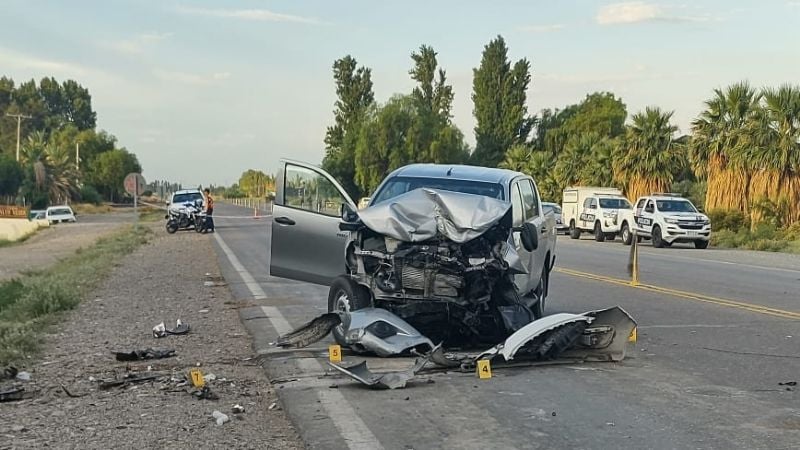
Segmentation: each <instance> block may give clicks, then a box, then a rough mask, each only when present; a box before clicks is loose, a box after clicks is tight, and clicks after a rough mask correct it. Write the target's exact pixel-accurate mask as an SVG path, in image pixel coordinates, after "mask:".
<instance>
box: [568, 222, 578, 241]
mask: <svg viewBox="0 0 800 450" xmlns="http://www.w3.org/2000/svg"><path fill="white" fill-rule="evenodd" d="M569 237H570V238H572V239H580V238H581V230H579V229H578V228H577V227H575V221H574V220H573V221H572V222H570V223H569Z"/></svg>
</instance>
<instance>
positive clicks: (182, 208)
mask: <svg viewBox="0 0 800 450" xmlns="http://www.w3.org/2000/svg"><path fill="white" fill-rule="evenodd" d="M197 200H200V203H202V202H203V201H204V198H203V193H202V192H200V190H199V189H183V190H180V191H175V192H173V193H172V198H171V199H170V200H169V201H168V202H167V205H168V207H167V210H168V211H169V214H170V215H175V216H177V215H178V214H180V213H188V212H187V210H186V207H187V206H188V205H191V206H194V205H196V204H197V203H196V202H197Z"/></svg>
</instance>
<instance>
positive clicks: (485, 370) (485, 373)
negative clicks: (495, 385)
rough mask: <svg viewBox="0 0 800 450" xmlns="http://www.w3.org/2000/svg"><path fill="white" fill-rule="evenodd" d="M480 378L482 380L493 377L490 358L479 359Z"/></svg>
mask: <svg viewBox="0 0 800 450" xmlns="http://www.w3.org/2000/svg"><path fill="white" fill-rule="evenodd" d="M478 378H480V379H482V380H486V379H489V378H492V365H491V364H490V363H489V360H488V359H481V360H480V361H478Z"/></svg>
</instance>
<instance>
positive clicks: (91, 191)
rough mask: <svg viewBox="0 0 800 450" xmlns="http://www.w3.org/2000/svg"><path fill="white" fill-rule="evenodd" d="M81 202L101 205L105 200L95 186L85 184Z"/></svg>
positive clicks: (82, 189)
mask: <svg viewBox="0 0 800 450" xmlns="http://www.w3.org/2000/svg"><path fill="white" fill-rule="evenodd" d="M81 201H83V202H85V203H92V204H94V205H99V204H100V203H101V202H102V201H103V198H102V197H101V196H100V193H99V192H97V189H95V188H94V186H92V185H89V184H85V185H83V187H82V188H81Z"/></svg>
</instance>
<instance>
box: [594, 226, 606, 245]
mask: <svg viewBox="0 0 800 450" xmlns="http://www.w3.org/2000/svg"><path fill="white" fill-rule="evenodd" d="M594 240H595V241H597V242H603V241H605V240H606V235H605V233H603V227H601V226H600V222H595V224H594Z"/></svg>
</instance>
